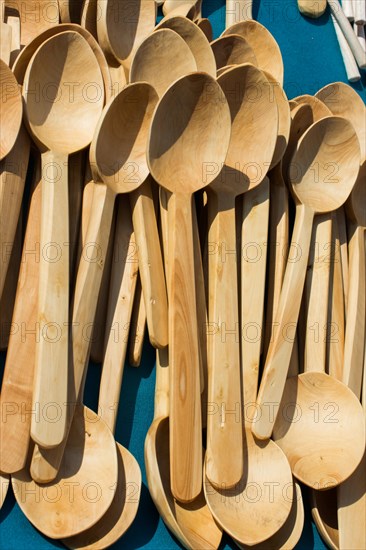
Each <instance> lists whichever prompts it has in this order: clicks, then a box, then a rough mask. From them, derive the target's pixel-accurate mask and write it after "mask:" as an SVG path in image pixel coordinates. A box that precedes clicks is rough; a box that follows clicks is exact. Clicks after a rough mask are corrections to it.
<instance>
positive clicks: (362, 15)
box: [352, 0, 366, 25]
mask: <svg viewBox="0 0 366 550" xmlns="http://www.w3.org/2000/svg"><path fill="white" fill-rule="evenodd" d="M352 4H353V13H354V16H355V23H356V24H357V25H365V24H366V1H365V0H352Z"/></svg>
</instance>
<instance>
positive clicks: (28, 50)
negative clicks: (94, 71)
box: [13, 23, 112, 100]
mask: <svg viewBox="0 0 366 550" xmlns="http://www.w3.org/2000/svg"><path fill="white" fill-rule="evenodd" d="M65 31H74V32H78V33H79V34H81V36H82V37H83V38H85V40H86V41H87V43H88V44H89V46H90V47H91V49H92V50H93V53H94V55H95V57H96V59H97V61H98V64H99V67H100V70H101V73H102V77H103V82H104V92H105V97H106V100H108V99H109V98H110V97H111V89H112V84H111V76H110V74H109V69H108V65H107V61H106V59H105V57H104V54H103V52H102V50H101V48H100V46H99V44H98V42H97V41H96V40H95V38H94V37H93V36H92V35H91V34H90V32H88V31H87V30H86V29H84V28H83V27H81V26H80V25H77V24H75V23H61V24H60V25H57V26H56V27H51V28H49V29H47V30H45V31H43V32H42V33H41V34H39V35H37V36H36V37H35V38H33V40H32V41H31V42H29V44H27V46H26V47H25V48H23V49H22V51H21V52H20V54H19V55H18V57H17V58H16V60H15V63H14V65H13V72H14V75H15V77H16V79H17V81H18V82H19V84H23V81H24V76H25V72H26V70H27V67H28V65H29V62H30V60H31V59H32V56H33V54H34V53H35V52H36V50H37V49H38V48H39V46H40V45H41V44H43V42H45V41H46V40H48V38H51V37H52V36H54V35H55V34H60V33H62V32H65Z"/></svg>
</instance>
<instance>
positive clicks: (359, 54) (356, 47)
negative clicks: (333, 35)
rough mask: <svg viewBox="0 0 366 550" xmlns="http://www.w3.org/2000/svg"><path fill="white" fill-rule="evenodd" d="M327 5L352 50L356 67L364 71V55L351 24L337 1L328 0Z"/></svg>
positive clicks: (365, 57) (365, 54)
mask: <svg viewBox="0 0 366 550" xmlns="http://www.w3.org/2000/svg"><path fill="white" fill-rule="evenodd" d="M328 4H329V7H330V9H331V12H332V14H333V15H334V17H335V18H336V20H337V23H338V25H339V26H340V28H341V29H342V32H343V34H344V36H345V38H346V40H347V42H348V45H349V47H350V48H351V50H352V53H353V55H354V57H355V59H356V61H357V65H358V66H359V67H360V69H366V53H365V52H364V51H363V49H362V46H361V44H360V43H359V41H358V40H357V37H356V36H355V33H354V31H353V28H352V25H351V23H350V22H349V21H348V19H347V17H346V16H345V15H344V13H343V10H342V8H341V5H340V3H339V2H338V0H328Z"/></svg>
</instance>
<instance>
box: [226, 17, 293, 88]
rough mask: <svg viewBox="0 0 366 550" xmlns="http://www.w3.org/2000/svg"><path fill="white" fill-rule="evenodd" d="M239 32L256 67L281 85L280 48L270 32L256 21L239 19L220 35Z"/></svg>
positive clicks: (281, 65)
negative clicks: (255, 62) (249, 48)
mask: <svg viewBox="0 0 366 550" xmlns="http://www.w3.org/2000/svg"><path fill="white" fill-rule="evenodd" d="M228 34H239V35H240V36H242V37H243V38H245V40H246V41H247V42H248V44H249V46H251V48H252V49H253V52H254V55H255V56H256V58H257V61H258V67H259V68H260V69H262V70H263V71H267V72H268V73H270V74H271V75H272V76H273V78H274V79H275V80H276V82H279V84H280V85H281V86H283V61H282V55H281V50H280V48H279V46H278V44H277V42H276V40H275V39H274V38H273V36H272V35H271V33H270V32H269V31H268V30H267V29H266V28H265V27H264V26H263V25H261V24H260V23H258V22H257V21H240V22H239V23H235V24H234V25H231V26H230V27H229V28H227V29H225V31H224V32H223V33H222V36H226V35H228Z"/></svg>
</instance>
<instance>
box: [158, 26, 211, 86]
mask: <svg viewBox="0 0 366 550" xmlns="http://www.w3.org/2000/svg"><path fill="white" fill-rule="evenodd" d="M156 28H157V29H171V30H173V31H175V32H176V33H177V34H179V36H181V37H182V38H183V40H184V41H185V42H186V44H187V45H188V46H189V48H190V50H191V52H192V54H193V56H194V58H195V61H196V65H197V70H198V71H204V72H206V73H208V74H210V75H211V76H213V77H214V76H215V75H216V63H215V57H214V54H213V52H212V49H211V48H210V45H209V42H208V40H207V38H206V36H205V35H204V33H203V31H202V30H201V29H200V28H199V27H198V26H197V25H196V24H195V23H193V21H190V20H189V19H187V18H186V17H181V16H176V17H169V18H168V19H166V20H165V21H161V22H160V23H159V24H158V25H157V26H156Z"/></svg>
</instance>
